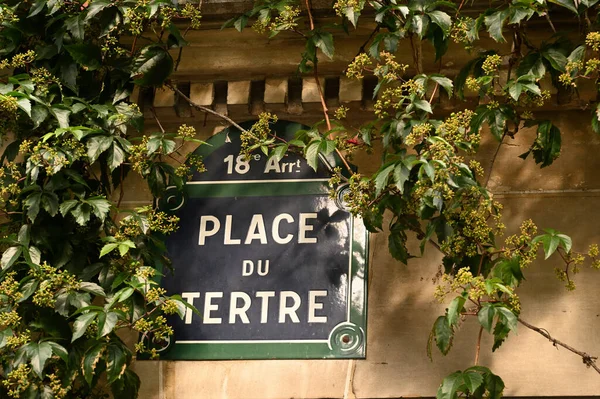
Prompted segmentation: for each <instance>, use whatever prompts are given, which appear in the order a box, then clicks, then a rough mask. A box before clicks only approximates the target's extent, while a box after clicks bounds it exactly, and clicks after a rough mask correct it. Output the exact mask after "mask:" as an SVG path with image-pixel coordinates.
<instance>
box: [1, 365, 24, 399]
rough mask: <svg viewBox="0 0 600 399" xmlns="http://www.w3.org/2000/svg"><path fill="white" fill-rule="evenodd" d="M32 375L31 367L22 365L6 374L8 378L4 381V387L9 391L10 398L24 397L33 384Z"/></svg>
mask: <svg viewBox="0 0 600 399" xmlns="http://www.w3.org/2000/svg"><path fill="white" fill-rule="evenodd" d="M30 373H31V366H29V365H28V364H26V363H22V364H20V365H19V366H17V368H15V369H13V370H12V371H10V372H8V373H7V374H6V378H4V379H2V385H4V388H6V389H7V391H8V392H7V393H8V396H10V397H11V398H15V399H17V398H21V397H22V395H23V394H24V393H25V391H26V390H27V388H29V385H30V384H31V382H30V378H29V374H30Z"/></svg>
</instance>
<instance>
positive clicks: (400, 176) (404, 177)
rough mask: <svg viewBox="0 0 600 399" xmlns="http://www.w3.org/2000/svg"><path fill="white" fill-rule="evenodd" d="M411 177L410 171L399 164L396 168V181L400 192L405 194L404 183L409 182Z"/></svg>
mask: <svg viewBox="0 0 600 399" xmlns="http://www.w3.org/2000/svg"><path fill="white" fill-rule="evenodd" d="M409 177H410V169H408V168H407V167H406V166H405V165H403V164H398V165H396V167H395V168H394V180H395V181H396V187H398V190H400V193H401V194H403V193H404V183H406V182H407V181H408V178H409Z"/></svg>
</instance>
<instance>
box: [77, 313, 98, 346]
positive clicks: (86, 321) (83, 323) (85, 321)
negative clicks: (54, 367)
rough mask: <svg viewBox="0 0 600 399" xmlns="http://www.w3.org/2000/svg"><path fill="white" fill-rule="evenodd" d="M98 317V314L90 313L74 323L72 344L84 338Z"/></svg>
mask: <svg viewBox="0 0 600 399" xmlns="http://www.w3.org/2000/svg"><path fill="white" fill-rule="evenodd" d="M97 315H98V313H96V312H90V313H86V314H82V315H81V316H79V317H78V318H77V320H75V323H73V337H72V338H71V342H75V341H76V340H77V339H78V338H80V337H82V336H83V334H84V333H85V330H87V328H88V326H89V325H90V324H92V321H94V319H95V318H96V316H97Z"/></svg>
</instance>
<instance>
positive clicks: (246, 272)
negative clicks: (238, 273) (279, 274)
mask: <svg viewBox="0 0 600 399" xmlns="http://www.w3.org/2000/svg"><path fill="white" fill-rule="evenodd" d="M256 263H257V264H256V274H258V275H259V276H266V275H267V274H269V263H270V262H269V260H268V259H266V260H265V261H264V267H263V261H262V260H259V261H257V262H256ZM253 273H254V262H253V261H251V260H243V261H242V276H251V275H252V274H253Z"/></svg>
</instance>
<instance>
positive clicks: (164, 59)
mask: <svg viewBox="0 0 600 399" xmlns="http://www.w3.org/2000/svg"><path fill="white" fill-rule="evenodd" d="M171 72H173V58H172V57H171V55H170V54H169V52H168V51H167V50H165V49H164V48H162V47H161V46H158V45H149V46H146V47H144V48H143V49H142V50H141V51H140V54H139V55H138V56H137V58H136V59H135V60H134V62H133V68H132V72H131V77H135V80H134V82H135V84H137V85H140V86H161V85H162V84H163V83H164V81H165V80H166V79H167V78H168V77H169V75H170V74H171Z"/></svg>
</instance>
